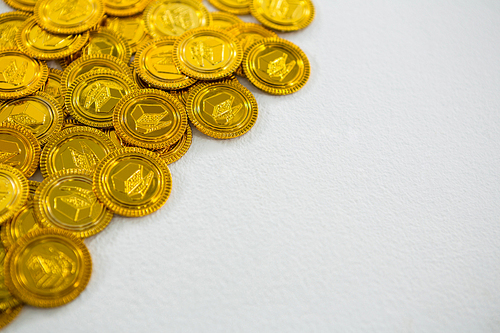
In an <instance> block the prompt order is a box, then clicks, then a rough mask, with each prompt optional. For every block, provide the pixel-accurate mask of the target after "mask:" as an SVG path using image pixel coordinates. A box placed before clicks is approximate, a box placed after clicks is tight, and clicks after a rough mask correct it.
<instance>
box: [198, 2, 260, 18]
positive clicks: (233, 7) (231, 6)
mask: <svg viewBox="0 0 500 333" xmlns="http://www.w3.org/2000/svg"><path fill="white" fill-rule="evenodd" d="M251 1H252V0H208V2H210V4H211V5H212V6H214V7H215V8H217V9H219V10H222V11H224V12H228V13H231V14H234V15H246V14H250V2H251Z"/></svg>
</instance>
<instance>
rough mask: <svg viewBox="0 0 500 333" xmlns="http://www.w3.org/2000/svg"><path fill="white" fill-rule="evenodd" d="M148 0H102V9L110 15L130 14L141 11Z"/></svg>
mask: <svg viewBox="0 0 500 333" xmlns="http://www.w3.org/2000/svg"><path fill="white" fill-rule="evenodd" d="M149 2H150V0H104V11H105V12H106V14H108V15H110V16H131V15H135V14H139V13H141V12H142V11H143V10H144V8H146V6H147V5H148V4H149Z"/></svg>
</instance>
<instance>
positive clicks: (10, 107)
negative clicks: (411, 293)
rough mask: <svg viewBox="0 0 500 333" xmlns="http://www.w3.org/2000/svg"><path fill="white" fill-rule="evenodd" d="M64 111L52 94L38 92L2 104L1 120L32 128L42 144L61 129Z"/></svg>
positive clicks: (0, 109) (0, 105)
mask: <svg viewBox="0 0 500 333" xmlns="http://www.w3.org/2000/svg"><path fill="white" fill-rule="evenodd" d="M63 120H64V112H63V110H62V107H61V105H60V104H59V102H57V101H56V100H55V99H54V98H53V97H52V96H50V95H48V94H46V93H44V92H37V93H34V94H33V95H31V96H26V97H22V98H19V99H15V100H9V101H6V102H4V103H2V104H0V122H4V121H8V122H11V123H16V124H19V125H22V126H24V127H25V128H27V129H28V130H30V131H31V132H32V133H33V134H34V135H35V137H36V138H37V140H38V141H39V142H40V144H41V145H44V144H45V143H47V141H48V140H49V138H50V137H51V136H52V135H53V134H54V133H57V132H59V131H60V130H61V128H62V123H63Z"/></svg>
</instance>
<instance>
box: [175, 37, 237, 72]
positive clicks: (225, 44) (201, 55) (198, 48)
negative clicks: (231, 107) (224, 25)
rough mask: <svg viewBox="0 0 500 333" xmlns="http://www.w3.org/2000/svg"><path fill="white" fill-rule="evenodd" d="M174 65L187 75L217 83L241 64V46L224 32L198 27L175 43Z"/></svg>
mask: <svg viewBox="0 0 500 333" xmlns="http://www.w3.org/2000/svg"><path fill="white" fill-rule="evenodd" d="M172 55H173V57H172V58H173V60H174V64H175V66H176V67H177V68H179V69H180V71H181V72H183V73H184V74H186V75H189V76H191V77H194V78H196V79H200V80H216V79H221V78H224V77H226V76H229V75H231V74H232V73H233V72H234V71H235V70H236V68H238V66H239V65H240V64H241V59H242V57H243V52H242V50H241V46H240V44H238V42H237V41H236V40H235V39H234V38H233V37H232V35H230V34H229V33H227V32H226V31H224V30H220V29H215V28H196V29H192V30H189V31H188V32H186V33H184V34H183V35H182V36H180V37H179V39H177V40H176V41H175V44H174V52H173V53H172Z"/></svg>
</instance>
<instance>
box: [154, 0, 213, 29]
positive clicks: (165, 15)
mask: <svg viewBox="0 0 500 333" xmlns="http://www.w3.org/2000/svg"><path fill="white" fill-rule="evenodd" d="M144 22H145V23H146V29H147V30H148V32H149V34H150V35H151V36H153V37H154V38H160V37H167V36H180V35H182V34H183V33H184V32H186V31H188V30H190V29H194V28H198V27H207V26H209V25H210V24H211V23H212V16H211V15H210V13H209V12H208V10H207V9H206V8H205V6H203V4H202V3H201V2H200V1H197V0H157V1H154V2H151V3H150V4H149V5H148V7H147V8H146V10H145V11H144Z"/></svg>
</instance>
